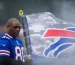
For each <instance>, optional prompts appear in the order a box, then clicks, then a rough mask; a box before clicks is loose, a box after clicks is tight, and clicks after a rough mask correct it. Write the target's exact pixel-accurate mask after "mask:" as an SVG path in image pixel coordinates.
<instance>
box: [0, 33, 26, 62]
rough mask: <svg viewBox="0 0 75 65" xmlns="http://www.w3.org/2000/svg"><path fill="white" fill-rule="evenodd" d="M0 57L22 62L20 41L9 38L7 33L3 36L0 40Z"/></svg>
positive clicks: (22, 54)
mask: <svg viewBox="0 0 75 65" xmlns="http://www.w3.org/2000/svg"><path fill="white" fill-rule="evenodd" d="M0 56H9V57H10V58H13V59H16V60H23V61H24V58H25V53H24V46H23V43H22V41H21V40H19V39H18V38H13V37H11V36H10V35H8V34H7V33H5V34H3V36H1V38H0Z"/></svg>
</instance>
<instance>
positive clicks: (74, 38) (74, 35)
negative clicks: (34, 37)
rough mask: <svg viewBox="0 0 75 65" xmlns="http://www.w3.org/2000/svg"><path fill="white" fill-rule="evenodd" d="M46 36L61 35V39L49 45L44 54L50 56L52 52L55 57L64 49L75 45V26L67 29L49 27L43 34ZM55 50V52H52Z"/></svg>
mask: <svg viewBox="0 0 75 65" xmlns="http://www.w3.org/2000/svg"><path fill="white" fill-rule="evenodd" d="M43 37H44V38H52V37H54V38H55V37H59V40H57V41H56V42H54V43H52V44H51V45H49V47H48V48H46V49H45V51H44V56H46V57H48V56H49V54H50V53H52V56H53V57H57V56H58V55H59V54H60V53H61V52H62V51H65V50H66V49H68V48H70V47H72V46H74V44H75V27H69V28H66V29H54V28H53V29H52V28H51V29H47V30H46V31H45V33H44V34H43ZM52 51H53V52H52Z"/></svg>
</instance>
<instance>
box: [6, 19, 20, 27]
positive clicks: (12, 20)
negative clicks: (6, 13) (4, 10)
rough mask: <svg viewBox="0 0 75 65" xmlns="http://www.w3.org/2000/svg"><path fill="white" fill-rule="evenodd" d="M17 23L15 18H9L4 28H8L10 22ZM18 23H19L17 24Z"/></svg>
mask: <svg viewBox="0 0 75 65" xmlns="http://www.w3.org/2000/svg"><path fill="white" fill-rule="evenodd" d="M14 21H15V22H19V20H18V19H17V18H10V19H9V20H8V21H7V24H6V26H10V25H12V22H14ZM19 23H20V22H19Z"/></svg>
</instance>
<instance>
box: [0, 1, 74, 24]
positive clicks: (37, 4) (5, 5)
mask: <svg viewBox="0 0 75 65" xmlns="http://www.w3.org/2000/svg"><path fill="white" fill-rule="evenodd" d="M20 9H22V10H23V11H24V14H25V15H28V14H32V13H40V12H51V13H52V14H53V15H55V16H56V17H57V18H59V19H62V20H65V21H67V22H69V21H70V22H71V21H72V22H74V21H75V0H0V25H2V24H4V23H5V21H7V20H8V19H9V18H11V17H17V18H18V11H19V10H20Z"/></svg>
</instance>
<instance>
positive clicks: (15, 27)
mask: <svg viewBox="0 0 75 65" xmlns="http://www.w3.org/2000/svg"><path fill="white" fill-rule="evenodd" d="M12 28H14V29H17V28H19V29H21V28H22V26H13V27H12Z"/></svg>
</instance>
